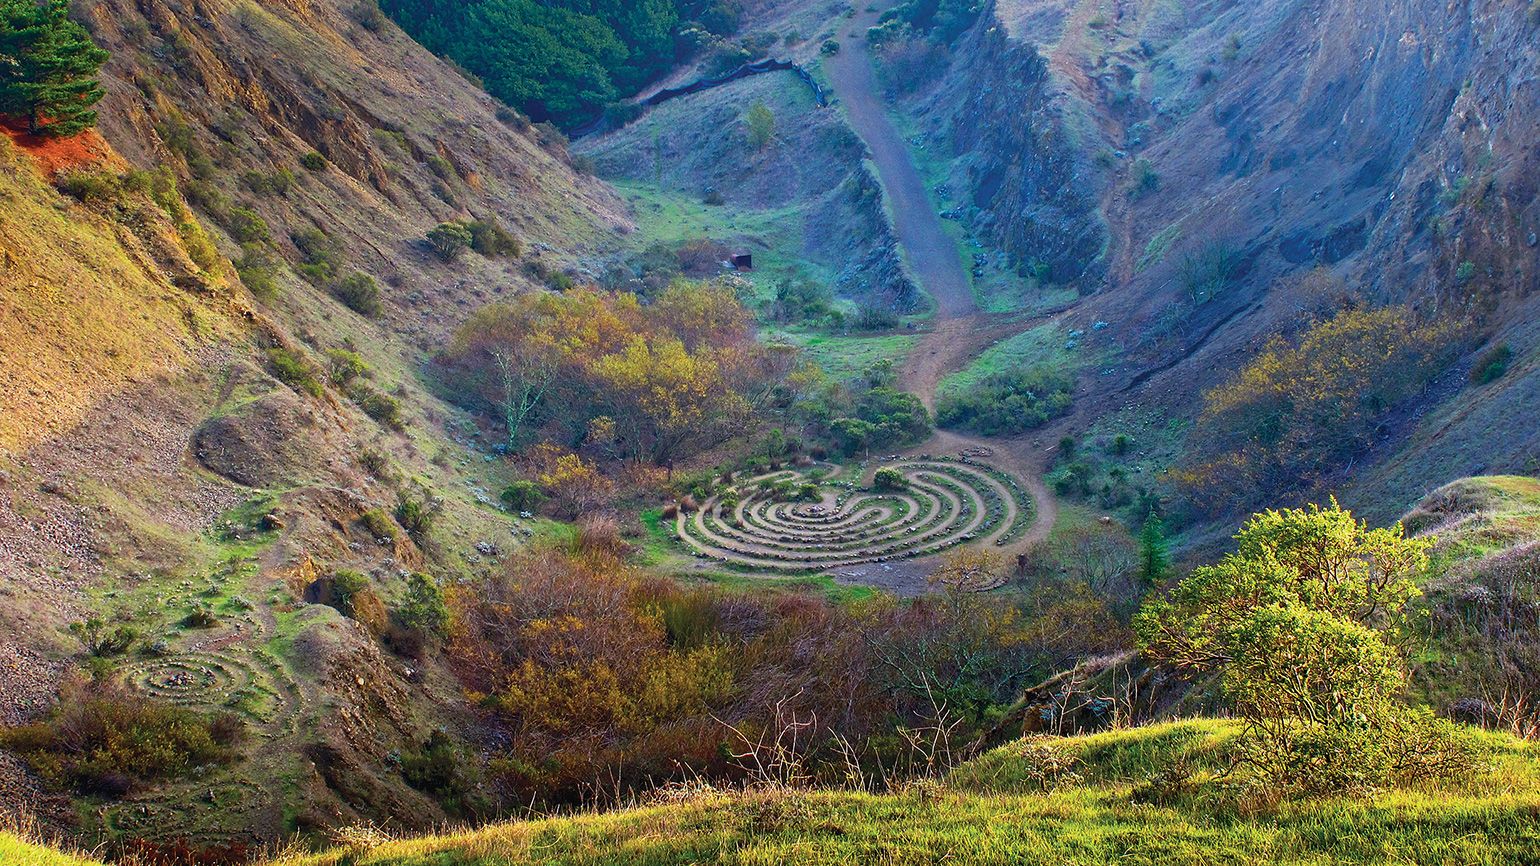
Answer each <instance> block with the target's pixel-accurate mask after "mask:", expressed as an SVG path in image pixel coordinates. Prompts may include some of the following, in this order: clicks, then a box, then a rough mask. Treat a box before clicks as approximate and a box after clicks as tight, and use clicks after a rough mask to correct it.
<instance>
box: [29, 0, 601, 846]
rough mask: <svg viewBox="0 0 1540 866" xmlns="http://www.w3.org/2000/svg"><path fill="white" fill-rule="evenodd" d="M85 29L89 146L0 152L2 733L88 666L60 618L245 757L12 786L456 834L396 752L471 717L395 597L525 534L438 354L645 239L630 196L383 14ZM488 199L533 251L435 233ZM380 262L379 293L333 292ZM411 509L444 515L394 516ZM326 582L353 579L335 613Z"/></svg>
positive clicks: (169, 814) (145, 20) (116, 9)
mask: <svg viewBox="0 0 1540 866" xmlns="http://www.w3.org/2000/svg"><path fill="white" fill-rule="evenodd" d="M83 17H84V20H85V21H86V23H87V25H88V26H89V28H90V30H91V31H92V35H93V37H94V38H95V39H96V40H97V41H98V42H100V43H101V44H103V45H104V46H105V47H107V48H109V49H110V50H111V51H112V60H111V61H110V62H109V64H108V65H107V67H106V68H105V69H104V72H103V83H104V85H105V86H106V88H107V91H108V96H107V98H106V99H105V100H104V101H103V103H102V104H101V127H100V133H101V136H102V138H101V139H95V138H92V139H88V140H77V141H75V142H67V143H62V144H54V145H49V146H48V147H44V148H33V151H34V154H32V155H29V154H28V153H23V152H22V150H24V149H25V148H17V147H13V146H9V145H8V144H7V143H6V142H5V140H3V139H0V147H3V149H4V152H3V153H0V227H3V231H0V288H3V289H4V291H3V293H0V386H3V387H0V594H3V596H4V597H5V598H6V599H7V603H6V604H4V605H0V670H3V671H4V673H5V676H3V677H0V722H3V723H15V722H20V721H25V720H29V719H34V718H37V717H38V716H39V715H41V714H43V713H45V712H46V711H47V710H48V708H49V707H50V705H51V704H52V703H53V702H54V701H55V700H57V699H58V695H59V693H60V684H61V681H63V680H65V679H68V678H72V677H76V676H79V674H77V673H76V671H77V670H78V664H77V663H78V662H79V661H80V660H81V659H82V658H83V653H82V650H81V646H80V644H79V642H78V641H77V640H76V639H75V638H74V637H72V636H71V634H70V632H69V631H67V628H66V627H67V626H68V625H69V624H70V623H72V622H79V621H81V620H84V619H86V618H87V617H92V616H96V617H101V618H102V619H104V620H105V621H106V622H107V623H109V624H110V625H111V627H114V628H115V627H117V626H119V625H122V626H126V627H129V628H132V629H134V630H135V631H136V632H137V634H138V635H139V637H138V639H137V641H136V642H135V644H134V646H133V648H132V650H131V652H130V654H129V655H127V656H126V657H121V658H119V659H116V660H113V661H110V662H103V663H99V665H100V666H101V668H102V669H103V671H105V672H106V673H105V676H107V677H108V678H109V679H110V680H111V681H113V682H116V683H120V684H122V685H124V686H126V687H128V688H130V689H133V690H136V691H139V692H143V693H148V694H152V695H157V696H160V697H162V698H166V699H169V700H171V701H173V702H175V703H178V704H182V705H184V706H189V707H192V708H195V709H199V710H211V711H222V712H223V711H228V712H231V713H234V714H235V715H236V716H237V717H238V718H239V719H240V721H241V723H242V726H243V728H244V731H245V735H246V738H247V740H246V743H247V745H246V746H245V747H244V748H243V760H241V761H238V762H236V763H234V764H232V765H229V766H220V767H217V768H211V769H209V770H208V771H207V772H205V773H203V774H202V775H199V776H198V777H196V778H187V779H182V780H178V781H175V782H173V783H171V784H168V785H163V786H159V787H157V786H149V787H144V788H138V789H135V790H134V791H133V792H132V793H131V794H129V795H128V796H125V797H123V798H122V799H119V800H115V801H112V802H110V803H107V804H105V805H103V806H102V807H101V808H100V809H94V810H91V811H89V812H82V813H78V814H77V813H76V812H75V811H74V809H73V808H72V807H71V804H70V803H69V802H68V801H67V799H65V798H59V797H54V796H50V795H45V794H43V793H42V792H41V791H40V785H39V784H38V781H37V780H36V779H35V778H33V777H31V776H30V775H29V774H28V773H26V772H24V771H23V770H22V768H21V765H20V763H19V761H17V760H15V759H14V757H13V756H11V755H8V754H4V753H0V794H3V796H0V801H3V803H0V805H3V806H4V807H5V808H4V809H3V811H10V810H11V809H13V808H15V807H18V806H19V807H21V808H23V809H31V810H35V811H36V812H38V813H39V815H40V817H42V818H43V819H44V820H46V821H50V822H54V823H57V824H60V825H66V824H74V825H75V826H74V827H73V830H74V831H75V832H82V833H87V834H89V833H93V832H95V831H97V830H101V831H104V832H106V833H107V834H108V835H111V836H119V837H132V836H138V835H145V836H153V837H155V838H158V839H169V838H178V837H183V836H186V837H190V838H191V839H192V840H193V841H194V842H197V843H207V842H225V841H236V842H262V841H269V840H273V839H276V838H278V837H280V836H283V835H285V834H288V833H291V832H293V831H294V830H295V829H296V828H301V829H314V828H319V827H324V826H328V825H332V824H336V823H346V822H350V821H354V820H360V819H370V820H379V821H395V822H406V823H427V822H432V821H435V820H442V819H443V813H442V812H441V811H440V810H439V807H438V806H437V805H436V804H435V803H434V802H433V801H432V800H431V799H430V798H428V797H426V796H425V795H422V794H420V793H418V792H417V791H415V790H412V789H411V788H409V787H408V786H407V785H406V784H405V783H404V782H403V781H402V779H401V776H400V774H399V773H398V772H396V771H395V770H394V769H393V768H392V765H391V764H390V763H389V761H388V760H387V758H388V756H390V755H391V754H393V753H394V754H401V753H410V751H411V750H413V749H416V748H418V747H419V746H420V744H421V742H422V741H423V740H424V739H425V738H426V737H427V735H428V732H429V731H431V730H432V729H433V728H434V727H436V726H439V725H448V726H450V727H455V726H456V725H457V724H459V722H460V720H459V719H457V718H455V717H454V716H453V713H452V711H449V710H446V709H445V708H446V707H451V706H453V705H454V702H453V701H447V700H444V698H445V697H446V695H448V694H449V693H451V692H452V691H453V689H454V686H453V685H452V681H451V680H450V679H449V678H448V676H447V674H446V673H445V672H443V671H441V670H439V669H437V667H436V666H435V665H434V663H433V662H432V660H431V659H425V660H423V661H420V662H417V663H414V664H412V665H410V666H408V665H407V664H404V663H403V662H402V661H401V660H400V657H398V656H394V655H389V654H386V653H384V652H382V650H381V648H380V642H381V636H382V634H383V633H384V632H385V631H386V630H387V629H388V628H389V626H390V622H389V620H388V618H387V617H386V616H385V607H384V605H385V604H394V603H395V602H396V601H397V600H398V599H399V598H400V596H401V594H402V593H403V591H404V588H405V585H406V577H407V575H409V574H410V573H411V572H414V571H426V572H428V573H430V574H432V575H433V576H435V577H436V578H438V579H441V580H445V581H448V580H453V579H455V578H456V577H462V576H470V575H472V574H474V573H476V570H477V569H478V568H484V567H485V561H486V558H487V557H489V556H493V555H496V554H497V553H498V552H499V551H500V550H501V549H504V548H506V547H508V546H510V545H515V544H518V543H519V538H520V537H519V536H518V535H515V534H511V533H510V529H509V525H508V522H507V520H506V518H505V517H503V516H502V515H500V514H499V513H498V512H496V511H495V510H494V509H492V508H489V507H487V503H489V502H490V501H491V498H492V496H493V495H494V494H492V493H490V492H489V490H495V489H496V485H497V483H498V481H497V478H496V477H489V474H488V473H490V471H491V470H490V469H486V468H483V467H482V464H483V462H484V461H483V459H482V458H483V457H484V454H483V452H482V451H481V450H480V448H479V446H477V445H476V443H475V441H474V440H475V437H476V428H475V425H474V424H473V423H471V422H470V421H469V419H467V418H465V417H464V416H463V414H461V413H459V412H457V411H456V410H454V409H452V408H450V407H448V406H447V405H445V404H444V403H442V402H441V401H439V400H438V399H437V398H436V397H435V396H434V395H433V394H432V393H430V392H429V391H428V389H427V388H426V386H425V384H424V382H423V380H422V378H421V377H420V375H419V373H420V369H421V367H422V365H423V362H424V360H425V359H426V357H427V356H428V355H429V354H430V353H431V352H433V351H434V350H435V349H436V348H437V347H438V346H439V345H441V344H442V341H443V340H444V339H445V337H446V335H447V334H448V333H449V331H450V330H451V329H452V328H453V327H454V326H455V325H456V323H457V322H459V321H460V320H461V319H462V318H463V317H464V316H465V315H468V314H469V313H470V311H472V310H473V309H475V308H476V307H478V306H479V305H481V304H483V303H485V302H487V301H490V300H491V299H493V298H494V297H496V295H497V293H499V292H502V291H518V290H527V289H529V288H532V287H535V286H538V285H540V284H541V283H542V282H543V280H544V277H545V275H546V274H549V273H551V272H553V271H558V270H562V269H566V268H573V267H579V266H581V265H582V263H583V261H584V260H585V257H586V256H587V255H588V253H589V251H591V250H592V249H594V248H595V247H598V246H604V245H606V244H608V243H609V242H610V239H611V238H612V237H613V236H614V235H615V233H616V232H623V231H626V230H628V229H629V221H628V219H627V217H626V215H625V212H624V209H623V207H622V206H621V205H620V203H619V202H618V201H616V200H615V199H614V197H613V196H612V195H611V193H610V192H609V191H608V189H607V188H606V187H605V186H604V185H602V184H600V183H599V182H597V181H595V180H593V179H591V178H588V177H586V176H583V175H581V174H580V173H578V172H576V171H575V170H574V169H573V168H572V166H571V160H570V158H569V157H568V156H567V154H566V151H565V147H564V144H563V142H562V141H561V140H560V138H559V137H558V136H555V135H553V134H552V133H551V132H550V131H549V130H543V129H540V128H536V127H532V126H530V125H529V124H528V123H527V122H526V121H524V120H523V119H522V118H520V117H519V116H518V115H516V114H514V113H512V112H509V111H507V110H506V109H500V108H499V107H498V106H497V105H496V104H495V103H494V102H493V101H492V100H491V99H490V98H488V97H487V96H486V95H485V94H483V93H481V92H480V91H479V90H477V89H476V88H475V87H474V86H473V85H472V84H471V83H469V82H467V81H465V80H464V79H463V78H461V77H460V76H459V75H457V74H456V73H455V72H454V71H453V70H451V69H450V68H449V67H448V66H446V65H445V64H443V63H441V62H439V61H438V60H436V59H434V58H433V57H432V56H431V55H429V54H428V53H427V52H426V51H424V50H423V49H422V48H421V47H419V46H417V45H416V44H415V43H413V42H412V41H411V40H410V39H408V38H407V37H406V36H405V35H404V34H402V33H401V32H400V31H399V30H397V29H396V28H395V27H394V26H393V25H391V24H390V23H389V22H388V21H387V20H385V19H384V18H383V17H381V16H380V15H379V14H378V10H377V9H375V7H374V6H373V4H372V3H364V4H353V3H348V2H330V0H324V2H321V0H288V2H280V3H268V4H260V5H259V4H251V3H243V2H224V0H199V2H196V3H190V4H184V3H179V2H160V0H148V2H130V0H108V2H102V3H96V4H92V5H91V6H90V7H89V8H88V9H84V10H83ZM102 140H105V143H100V142H102ZM87 141H95V142H98V143H99V145H98V146H95V147H82V144H83V142H87ZM115 154H121V157H119V156H117V155H115ZM34 155H37V156H41V157H42V158H41V159H35V158H34ZM87 157H89V158H87ZM160 166H165V167H167V168H168V169H169V174H161V173H152V172H148V171H137V172H136V171H131V169H135V168H137V169H141V170H146V169H154V168H156V167H160ZM76 171H79V172H84V173H83V174H80V175H79V176H78V177H77V176H75V175H73V174H71V172H76ZM172 181H174V187H173V185H172ZM50 182H53V183H54V184H57V185H59V186H61V187H64V188H67V189H70V190H73V191H74V194H75V195H76V196H77V197H78V198H81V199H84V200H85V202H84V203H80V202H77V201H75V200H74V199H72V198H70V197H67V196H64V195H61V194H60V193H59V192H58V191H56V190H55V189H54V188H52V187H51V186H50ZM178 190H179V192H178ZM184 199H185V202H186V203H187V204H190V206H191V210H187V209H185V207H184V205H183V202H184ZM472 218H474V219H480V220H490V219H494V218H495V219H496V220H498V221H500V222H501V223H502V224H503V225H504V226H505V227H507V228H508V229H509V230H511V231H512V232H513V233H514V234H515V235H516V236H518V237H520V238H521V239H522V240H523V241H524V247H525V250H524V255H523V256H522V257H520V258H515V257H510V256H495V255H482V254H480V253H474V252H469V251H467V252H466V253H465V254H464V255H463V256H461V257H459V258H458V259H456V260H454V261H445V260H444V259H442V258H440V257H439V256H436V255H434V254H433V252H432V251H431V250H430V248H429V247H428V246H427V245H426V244H425V243H424V241H423V237H424V234H425V233H426V232H427V230H428V229H430V228H432V227H433V226H434V225H436V224H438V223H440V222H443V221H447V220H455V219H462V220H463V219H472ZM194 220H196V222H197V223H200V224H201V226H202V229H201V230H197V229H194V228H190V226H192V225H193V222H194ZM203 231H206V232H207V234H208V236H209V237H210V238H211V239H212V244H213V246H212V247H210V246H209V245H208V244H207V243H203V242H200V239H199V238H197V237H194V235H201V233H202V232H203ZM194 259H196V260H198V261H197V262H194V261H193V260H194ZM232 260H233V261H234V264H232ZM366 278H369V279H372V280H374V285H375V287H376V288H377V290H378V298H377V303H378V309H371V307H372V305H367V304H361V303H358V297H357V296H355V297H353V298H352V299H351V300H352V303H353V305H354V306H353V307H350V306H349V305H348V304H347V303H344V301H345V300H348V298H345V297H344V291H343V289H344V288H346V287H347V286H348V285H353V286H357V285H367V280H366ZM343 280H348V281H349V282H348V283H344V282H343ZM243 283H244V288H243ZM248 290H249V291H248ZM365 299H366V300H367V299H368V298H367V296H365ZM355 308H357V309H355ZM358 310H362V312H359V311H358ZM349 353H356V355H353V354H349ZM339 364H340V365H341V366H340V367H339V366H338V365H339ZM361 368H362V369H364V372H363V373H362V374H359V373H357V371H358V370H359V369H361ZM350 377H351V378H350ZM451 427H452V428H453V429H454V430H455V431H457V432H454V433H451V432H450V430H451ZM473 461H474V462H473ZM400 501H407V502H410V503H413V504H414V505H415V506H420V507H423V508H426V509H427V510H428V511H429V512H430V513H431V514H432V515H433V517H434V520H433V525H432V527H431V528H430V527H429V526H427V525H426V524H417V525H416V527H415V528H414V529H413V531H412V532H411V533H408V532H407V527H405V526H401V525H397V524H396V523H394V522H393V521H392V520H391V518H390V515H391V514H392V513H393V512H395V511H396V510H397V505H398V502H400ZM339 569H350V570H353V571H356V572H358V573H359V574H361V575H363V576H364V577H365V578H366V580H367V584H368V589H367V590H366V593H367V595H366V596H365V599H366V602H370V603H366V604H364V605H363V606H361V607H354V608H352V612H353V614H354V616H353V617H351V618H349V617H344V616H342V615H341V614H340V613H339V611H338V610H337V609H335V608H336V607H340V606H342V605H341V603H340V602H338V600H337V596H336V594H335V593H334V592H333V591H332V586H333V583H332V581H331V580H330V578H331V576H332V575H333V574H334V573H335V572H336V571H337V570H339ZM307 602H329V604H328V603H307ZM398 649H401V650H402V652H408V653H409V652H411V651H412V650H411V648H410V647H404V648H403V647H398ZM194 804H208V805H209V808H200V807H199V806H196V805H194ZM215 806H217V808H214V807H215Z"/></svg>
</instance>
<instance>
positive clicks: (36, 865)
mask: <svg viewBox="0 0 1540 866" xmlns="http://www.w3.org/2000/svg"><path fill="white" fill-rule="evenodd" d="M99 863H100V861H97V860H88V859H86V858H84V857H77V856H75V855H73V854H65V853H62V852H60V851H57V850H54V849H51V848H47V847H44V846H42V845H38V844H35V843H34V842H32V841H29V840H27V839H24V838H22V836H21V835H20V834H18V833H16V832H13V831H11V830H5V829H0V866H98V864H99Z"/></svg>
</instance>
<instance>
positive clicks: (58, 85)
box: [0, 0, 108, 136]
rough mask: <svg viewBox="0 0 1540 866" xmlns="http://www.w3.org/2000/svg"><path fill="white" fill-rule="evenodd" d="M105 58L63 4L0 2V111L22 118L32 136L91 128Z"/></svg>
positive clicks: (56, 1)
mask: <svg viewBox="0 0 1540 866" xmlns="http://www.w3.org/2000/svg"><path fill="white" fill-rule="evenodd" d="M107 56H108V55H107V52H106V51H104V50H102V49H101V48H98V47H97V46H96V43H94V42H92V41H91V37H90V34H88V33H86V29H85V28H84V27H82V26H80V24H78V23H77V22H75V21H73V20H71V19H70V17H69V3H68V2H67V0H48V2H46V3H43V4H41V5H40V4H38V3H37V2H35V0H0V113H3V114H8V115H13V116H16V117H25V118H26V119H27V131H28V132H30V133H32V134H34V135H38V134H47V135H55V136H70V135H75V134H77V133H79V132H81V131H83V130H85V129H87V128H89V127H91V126H93V125H94V124H95V123H96V112H95V111H94V110H93V109H92V106H94V105H96V103H97V102H99V101H100V100H101V98H102V96H103V95H105V91H103V90H102V87H101V83H100V82H98V81H97V80H96V74H97V72H98V71H99V70H100V69H101V67H102V64H103V63H106V62H107Z"/></svg>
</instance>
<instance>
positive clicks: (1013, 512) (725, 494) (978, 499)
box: [675, 452, 1032, 573]
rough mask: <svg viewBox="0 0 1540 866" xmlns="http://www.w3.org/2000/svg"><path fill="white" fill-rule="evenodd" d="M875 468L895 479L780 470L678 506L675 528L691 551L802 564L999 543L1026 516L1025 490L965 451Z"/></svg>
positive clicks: (757, 566)
mask: <svg viewBox="0 0 1540 866" xmlns="http://www.w3.org/2000/svg"><path fill="white" fill-rule="evenodd" d="M882 468H892V469H895V470H897V471H898V472H899V474H901V475H902V476H903V479H904V482H905V486H904V488H903V489H898V490H875V489H871V488H868V487H858V486H857V485H856V484H855V483H854V482H849V481H845V482H820V481H819V479H820V478H822V477H826V476H827V475H829V474H831V473H832V472H833V471H834V467H828V466H815V467H810V468H807V469H785V470H781V471H778V472H770V473H766V474H764V475H759V476H755V477H753V478H749V479H747V480H741V481H739V482H738V483H737V484H735V485H733V486H732V487H730V488H728V489H726V490H723V491H721V492H719V493H718V494H717V495H715V496H713V497H711V498H710V499H708V500H707V501H706V502H705V503H703V504H702V505H701V507H700V508H699V509H698V510H695V511H691V512H686V511H684V510H681V511H680V512H679V514H678V515H677V516H676V517H675V528H676V531H677V532H678V535H679V538H680V539H681V540H682V541H683V542H684V543H685V545H687V546H688V547H689V548H691V550H692V551H693V552H694V554H695V556H697V557H698V558H702V559H709V560H714V561H717V562H720V563H723V564H726V565H732V566H738V567H742V568H748V569H754V570H762V571H776V572H792V573H801V572H811V571H824V570H828V569H833V568H842V567H845V566H851V565H860V564H864V563H874V562H890V561H895V560H902V559H914V558H918V557H925V556H934V555H936V554H940V553H944V552H946V551H947V550H949V549H951V548H954V547H957V546H959V545H965V544H974V545H992V546H994V547H1005V546H1007V545H1009V544H1011V543H1012V542H1014V541H1017V540H1019V539H1020V538H1021V537H1022V536H1023V535H1024V534H1025V533H1026V531H1027V528H1028V527H1029V526H1030V525H1031V523H1032V513H1031V498H1030V497H1029V496H1028V495H1027V492H1026V491H1025V490H1024V489H1022V488H1021V486H1020V485H1019V484H1018V482H1017V481H1016V479H1014V478H1012V477H1011V476H1009V475H1006V474H1005V473H1003V472H1000V471H999V470H997V469H995V468H993V467H991V466H987V465H984V464H982V463H979V462H977V461H975V460H973V459H972V456H971V455H970V454H969V453H967V452H965V453H964V454H963V455H962V456H961V457H958V458H951V457H928V456H922V457H919V458H913V459H902V460H895V459H890V460H887V461H884V462H883V463H882ZM810 485H817V487H816V489H815V488H814V487H812V486H810ZM799 494H800V495H799Z"/></svg>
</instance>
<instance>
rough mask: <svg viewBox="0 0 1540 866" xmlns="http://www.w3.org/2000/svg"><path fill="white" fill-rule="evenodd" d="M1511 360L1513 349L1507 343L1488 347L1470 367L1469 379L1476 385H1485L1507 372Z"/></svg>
mask: <svg viewBox="0 0 1540 866" xmlns="http://www.w3.org/2000/svg"><path fill="white" fill-rule="evenodd" d="M1512 361H1513V349H1511V348H1509V346H1508V344H1507V343H1503V344H1502V345H1500V346H1493V347H1492V348H1490V349H1488V350H1487V351H1486V353H1485V354H1483V355H1482V356H1481V357H1480V358H1479V359H1478V360H1477V361H1476V366H1475V367H1473V368H1471V371H1470V380H1471V381H1472V382H1474V383H1476V384H1477V385H1485V384H1487V383H1488V382H1493V381H1496V380H1498V379H1501V378H1502V376H1503V374H1504V373H1506V372H1508V365H1509V364H1510V363H1512Z"/></svg>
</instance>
